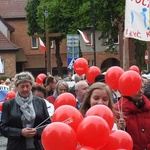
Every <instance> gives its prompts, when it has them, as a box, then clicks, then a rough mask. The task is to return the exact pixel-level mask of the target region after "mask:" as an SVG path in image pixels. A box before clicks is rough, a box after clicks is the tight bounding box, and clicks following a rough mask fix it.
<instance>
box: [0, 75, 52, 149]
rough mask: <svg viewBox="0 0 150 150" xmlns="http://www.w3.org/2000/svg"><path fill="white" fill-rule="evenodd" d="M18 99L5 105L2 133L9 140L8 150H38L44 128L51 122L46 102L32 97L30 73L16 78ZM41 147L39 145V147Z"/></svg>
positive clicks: (32, 81)
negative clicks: (37, 142)
mask: <svg viewBox="0 0 150 150" xmlns="http://www.w3.org/2000/svg"><path fill="white" fill-rule="evenodd" d="M14 83H15V86H16V89H17V93H16V97H15V98H13V99H11V100H10V101H6V102H4V103H3V108H2V122H1V127H0V129H1V133H2V135H3V136H5V137H7V138H8V142H7V150H37V149H38V148H37V144H35V141H37V139H40V135H41V132H42V130H43V129H44V127H43V128H40V129H39V130H38V128H37V126H39V125H40V124H41V123H42V122H43V124H41V125H47V124H49V123H50V122H51V121H50V119H49V114H48V111H47V107H46V104H45V101H44V100H42V99H41V98H39V97H34V96H33V95H32V92H31V89H32V85H33V84H34V77H33V75H32V74H31V73H30V72H21V73H19V74H16V76H15V81H14ZM38 146H39V145H38Z"/></svg>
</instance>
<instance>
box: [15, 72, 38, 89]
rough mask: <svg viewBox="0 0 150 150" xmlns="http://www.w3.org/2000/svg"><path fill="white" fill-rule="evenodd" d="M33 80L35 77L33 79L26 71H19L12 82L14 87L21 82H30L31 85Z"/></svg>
mask: <svg viewBox="0 0 150 150" xmlns="http://www.w3.org/2000/svg"><path fill="white" fill-rule="evenodd" d="M34 81H35V79H34V77H33V75H32V74H31V73H30V72H28V71H26V72H20V73H19V74H16V75H15V77H14V84H15V86H16V87H17V86H18V85H19V84H20V83H22V82H30V83H31V85H33V84H34Z"/></svg>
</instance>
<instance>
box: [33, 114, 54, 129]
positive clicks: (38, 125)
mask: <svg viewBox="0 0 150 150" xmlns="http://www.w3.org/2000/svg"><path fill="white" fill-rule="evenodd" d="M50 118H51V116H49V117H48V118H46V119H45V120H44V121H43V122H41V123H40V124H38V125H37V126H36V127H35V129H38V128H39V127H40V126H41V125H42V124H43V123H45V122H46V121H47V120H48V119H50Z"/></svg>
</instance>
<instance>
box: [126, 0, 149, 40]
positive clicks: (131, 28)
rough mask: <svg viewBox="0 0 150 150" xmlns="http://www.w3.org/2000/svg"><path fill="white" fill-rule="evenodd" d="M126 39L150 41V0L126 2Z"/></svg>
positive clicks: (127, 0)
mask: <svg viewBox="0 0 150 150" xmlns="http://www.w3.org/2000/svg"><path fill="white" fill-rule="evenodd" d="M124 37H130V38H134V39H138V40H142V41H150V0H126V8H125V30H124Z"/></svg>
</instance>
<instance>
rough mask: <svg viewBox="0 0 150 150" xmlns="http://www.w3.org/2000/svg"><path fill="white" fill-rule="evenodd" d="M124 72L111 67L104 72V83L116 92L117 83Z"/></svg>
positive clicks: (119, 68) (118, 68) (116, 67)
mask: <svg viewBox="0 0 150 150" xmlns="http://www.w3.org/2000/svg"><path fill="white" fill-rule="evenodd" d="M123 73H124V70H123V69H122V68H121V67H118V66H113V67H111V68H109V69H108V70H107V71H106V74H105V82H106V84H107V85H108V86H109V87H110V88H111V89H113V90H118V82H119V78H120V77H121V75H122V74H123Z"/></svg>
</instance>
